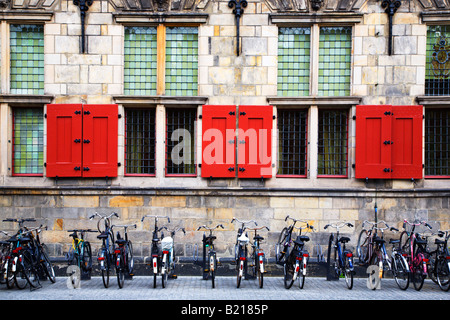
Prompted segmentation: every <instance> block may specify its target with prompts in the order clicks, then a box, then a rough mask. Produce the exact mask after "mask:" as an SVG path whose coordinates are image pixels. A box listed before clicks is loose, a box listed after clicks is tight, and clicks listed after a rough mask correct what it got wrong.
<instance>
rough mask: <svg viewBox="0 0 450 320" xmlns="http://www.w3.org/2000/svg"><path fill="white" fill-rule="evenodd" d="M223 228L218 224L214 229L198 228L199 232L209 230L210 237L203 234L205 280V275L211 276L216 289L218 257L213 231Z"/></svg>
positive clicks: (203, 226)
mask: <svg viewBox="0 0 450 320" xmlns="http://www.w3.org/2000/svg"><path fill="white" fill-rule="evenodd" d="M219 227H220V228H222V229H224V227H223V225H222V224H218V225H216V226H215V227H213V228H210V227H207V226H205V225H202V226H199V227H198V228H197V231H199V230H201V229H205V230H209V235H208V236H206V234H205V233H203V245H204V247H203V279H204V280H206V279H207V276H208V275H206V276H205V273H207V274H209V275H211V282H212V287H213V288H214V287H215V282H214V281H215V280H214V279H215V272H216V267H217V256H216V251H215V249H214V240H215V239H216V237H215V236H213V230H215V229H217V228H219ZM206 248H208V263H207V262H206V261H205V260H206V251H205V249H206ZM207 266H209V268H207Z"/></svg>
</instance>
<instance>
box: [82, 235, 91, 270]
mask: <svg viewBox="0 0 450 320" xmlns="http://www.w3.org/2000/svg"><path fill="white" fill-rule="evenodd" d="M82 246H83V254H82V256H81V261H80V264H81V270H82V271H84V272H91V270H92V251H91V244H90V243H89V242H88V241H84V242H83V244H82Z"/></svg>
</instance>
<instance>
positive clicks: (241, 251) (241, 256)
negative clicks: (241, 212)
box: [231, 218, 258, 288]
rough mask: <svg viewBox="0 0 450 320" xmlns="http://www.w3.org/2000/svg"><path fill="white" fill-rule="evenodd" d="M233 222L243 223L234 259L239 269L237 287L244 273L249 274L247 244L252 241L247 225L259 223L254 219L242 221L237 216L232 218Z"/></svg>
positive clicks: (238, 234)
mask: <svg viewBox="0 0 450 320" xmlns="http://www.w3.org/2000/svg"><path fill="white" fill-rule="evenodd" d="M233 222H238V223H240V224H241V226H240V228H239V229H238V233H237V237H236V244H235V246H234V259H235V261H236V271H237V279H236V287H237V288H239V287H240V285H241V280H242V276H244V275H245V276H247V267H248V262H247V254H248V249H247V245H248V243H249V242H250V239H249V238H248V234H247V232H245V225H246V224H250V223H254V224H255V225H258V224H257V223H256V221H254V220H248V221H240V220H238V219H236V218H233V219H232V220H231V223H233Z"/></svg>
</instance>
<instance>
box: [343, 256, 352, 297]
mask: <svg viewBox="0 0 450 320" xmlns="http://www.w3.org/2000/svg"><path fill="white" fill-rule="evenodd" d="M344 259H345V263H344V276H345V283H346V284H347V288H348V289H349V290H351V289H352V288H353V271H352V266H353V261H352V259H353V258H352V257H345V258H344Z"/></svg>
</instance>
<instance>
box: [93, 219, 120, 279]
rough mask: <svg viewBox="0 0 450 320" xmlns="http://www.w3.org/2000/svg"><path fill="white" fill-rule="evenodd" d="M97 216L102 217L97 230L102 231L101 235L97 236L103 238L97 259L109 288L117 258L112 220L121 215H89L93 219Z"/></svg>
mask: <svg viewBox="0 0 450 320" xmlns="http://www.w3.org/2000/svg"><path fill="white" fill-rule="evenodd" d="M96 216H97V217H99V218H100V219H99V220H98V221H97V230H98V232H100V235H98V236H97V238H98V239H100V240H102V247H101V249H100V251H99V252H98V258H97V260H98V262H99V265H100V271H101V273H102V280H103V285H104V286H105V288H108V287H109V273H110V270H111V269H112V265H113V263H114V260H115V253H114V233H113V231H112V228H111V226H112V224H111V220H112V217H113V216H115V217H117V218H119V215H118V214H117V213H115V212H113V213H111V214H109V215H101V214H99V213H97V212H96V213H95V214H94V215H92V216H91V217H89V219H91V220H92V219H94V218H95V217H96Z"/></svg>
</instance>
